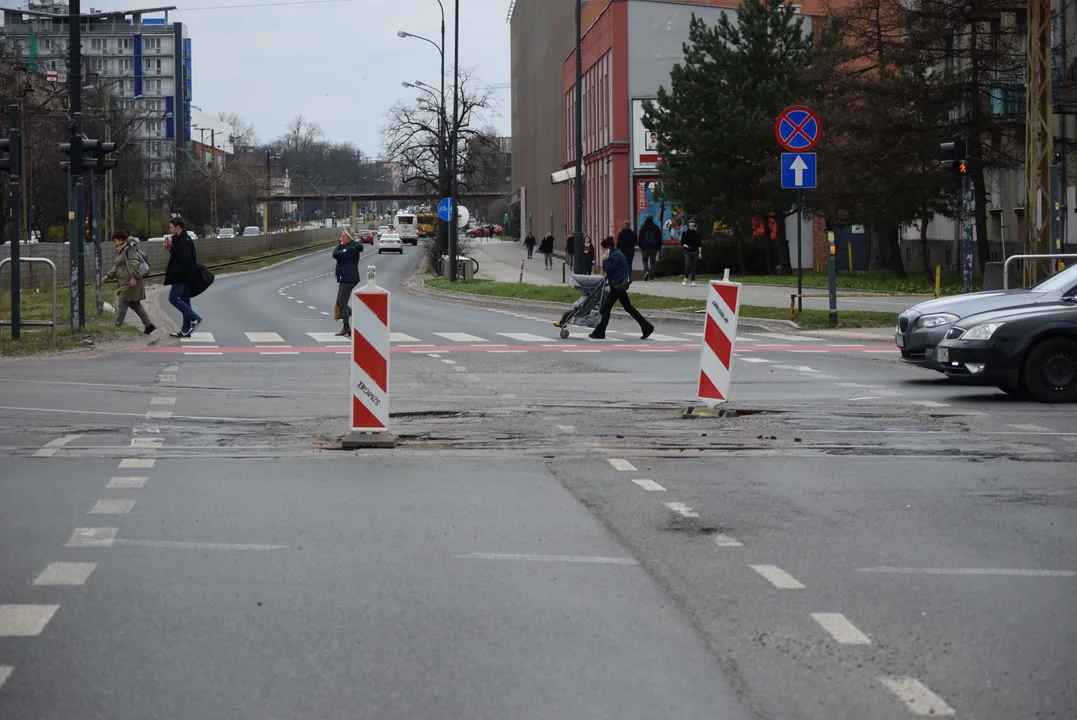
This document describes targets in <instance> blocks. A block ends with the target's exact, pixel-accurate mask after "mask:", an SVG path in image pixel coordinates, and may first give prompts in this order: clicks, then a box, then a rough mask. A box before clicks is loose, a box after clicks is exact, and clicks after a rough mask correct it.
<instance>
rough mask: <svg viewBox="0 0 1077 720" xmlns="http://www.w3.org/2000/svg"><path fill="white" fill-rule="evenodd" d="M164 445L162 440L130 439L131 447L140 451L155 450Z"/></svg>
mask: <svg viewBox="0 0 1077 720" xmlns="http://www.w3.org/2000/svg"><path fill="white" fill-rule="evenodd" d="M164 444H165V441H164V439H162V438H131V447H133V448H139V449H142V450H147V449H151V450H156V449H157V448H159V447H161V446H162V445H164Z"/></svg>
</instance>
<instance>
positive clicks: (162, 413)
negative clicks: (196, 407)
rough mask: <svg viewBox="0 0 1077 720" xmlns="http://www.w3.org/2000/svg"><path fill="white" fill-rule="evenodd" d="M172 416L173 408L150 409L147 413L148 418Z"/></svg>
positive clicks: (163, 418)
mask: <svg viewBox="0 0 1077 720" xmlns="http://www.w3.org/2000/svg"><path fill="white" fill-rule="evenodd" d="M170 417H172V411H171V410H150V411H149V412H147V413H146V419H147V420H165V419H167V418H170Z"/></svg>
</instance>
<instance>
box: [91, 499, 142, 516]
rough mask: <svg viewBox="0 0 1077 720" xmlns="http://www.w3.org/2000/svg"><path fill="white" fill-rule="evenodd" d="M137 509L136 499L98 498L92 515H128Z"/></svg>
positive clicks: (92, 509)
mask: <svg viewBox="0 0 1077 720" xmlns="http://www.w3.org/2000/svg"><path fill="white" fill-rule="evenodd" d="M134 509H135V501H134V500H98V501H97V504H95V505H94V506H93V507H92V508H90V512H89V514H90V515H127V514H128V513H130V512H131V511H132V510H134Z"/></svg>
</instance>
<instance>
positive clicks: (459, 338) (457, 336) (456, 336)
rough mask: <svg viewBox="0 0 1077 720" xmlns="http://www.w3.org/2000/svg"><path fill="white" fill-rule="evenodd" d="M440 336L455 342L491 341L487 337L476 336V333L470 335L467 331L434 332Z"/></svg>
mask: <svg viewBox="0 0 1077 720" xmlns="http://www.w3.org/2000/svg"><path fill="white" fill-rule="evenodd" d="M434 334H435V335H437V336H438V337H443V338H445V339H446V340H452V341H453V342H490V341H489V340H487V339H486V338H481V337H476V336H474V335H468V334H467V333H440V332H436V333H434Z"/></svg>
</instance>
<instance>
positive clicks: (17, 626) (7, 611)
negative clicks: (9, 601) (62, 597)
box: [0, 605, 60, 637]
mask: <svg viewBox="0 0 1077 720" xmlns="http://www.w3.org/2000/svg"><path fill="white" fill-rule="evenodd" d="M59 609H60V606H59V605H0V637H37V636H38V635H40V634H41V632H42V631H43V630H44V629H45V626H46V625H48V624H49V620H51V619H52V616H53V615H55V614H56V611H57V610H59Z"/></svg>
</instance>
